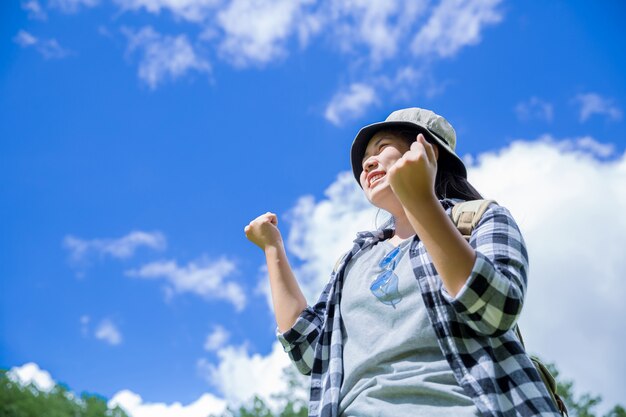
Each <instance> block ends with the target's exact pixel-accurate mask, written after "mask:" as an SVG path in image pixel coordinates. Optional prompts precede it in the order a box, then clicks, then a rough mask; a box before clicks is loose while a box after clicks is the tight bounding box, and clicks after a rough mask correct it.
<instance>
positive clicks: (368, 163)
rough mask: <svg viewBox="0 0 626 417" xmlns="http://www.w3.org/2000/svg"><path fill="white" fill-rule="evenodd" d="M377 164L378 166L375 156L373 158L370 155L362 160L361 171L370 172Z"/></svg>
mask: <svg viewBox="0 0 626 417" xmlns="http://www.w3.org/2000/svg"><path fill="white" fill-rule="evenodd" d="M377 166H378V161H377V160H376V158H374V157H373V156H370V157H369V158H367V159H366V160H365V161H364V162H363V171H365V173H366V174H367V173H368V172H370V171H371V170H372V169H373V168H376V167H377Z"/></svg>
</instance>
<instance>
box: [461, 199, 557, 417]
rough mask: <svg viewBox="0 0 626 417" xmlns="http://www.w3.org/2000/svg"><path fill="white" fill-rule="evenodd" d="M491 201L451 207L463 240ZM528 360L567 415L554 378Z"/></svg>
mask: <svg viewBox="0 0 626 417" xmlns="http://www.w3.org/2000/svg"><path fill="white" fill-rule="evenodd" d="M491 203H496V201H495V200H471V201H465V202H461V203H458V204H456V205H455V206H454V207H452V216H451V217H452V221H453V222H454V225H455V226H456V227H457V229H459V231H460V232H461V234H462V235H463V237H464V238H465V240H467V241H468V242H469V239H470V236H471V234H472V231H473V230H474V228H475V227H476V225H477V224H478V222H479V221H480V218H481V217H482V216H483V214H485V211H486V210H487V207H489V205H490V204H491ZM515 334H516V335H517V338H518V339H519V341H520V343H521V344H522V347H523V348H524V350H526V346H524V340H523V339H522V333H521V332H520V330H519V326H518V325H517V324H516V325H515ZM529 357H530V360H531V361H532V362H533V365H535V368H536V369H537V371H538V372H539V375H540V376H541V379H542V380H543V382H544V384H545V385H546V388H548V392H549V393H550V396H551V397H552V400H553V401H554V404H555V405H556V408H557V410H559V413H561V415H562V416H568V415H569V414H568V413H567V408H566V407H565V403H564V402H563V400H562V399H561V397H560V396H559V394H558V393H557V386H556V380H555V379H554V377H553V376H552V374H551V373H550V371H549V370H548V368H547V367H546V366H545V365H544V364H543V362H541V360H540V359H539V358H538V357H536V356H534V355H529Z"/></svg>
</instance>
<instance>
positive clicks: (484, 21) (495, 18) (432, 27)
mask: <svg viewBox="0 0 626 417" xmlns="http://www.w3.org/2000/svg"><path fill="white" fill-rule="evenodd" d="M499 3H500V0H469V1H467V0H443V1H441V2H440V3H439V4H438V5H437V6H436V7H435V9H434V11H433V13H432V14H431V16H430V18H429V19H428V21H427V22H426V24H425V25H424V26H422V28H421V29H420V30H419V32H418V33H417V35H416V36H415V38H414V39H413V42H412V43H411V49H412V51H413V53H414V54H416V55H438V56H439V57H450V56H453V55H455V54H456V53H457V52H458V51H459V50H460V49H461V48H463V47H464V46H468V45H475V44H477V43H479V42H480V40H481V31H482V30H483V28H484V27H485V26H487V25H492V24H495V23H498V22H500V21H501V20H502V13H501V12H499V11H498V10H497V6H498V5H499Z"/></svg>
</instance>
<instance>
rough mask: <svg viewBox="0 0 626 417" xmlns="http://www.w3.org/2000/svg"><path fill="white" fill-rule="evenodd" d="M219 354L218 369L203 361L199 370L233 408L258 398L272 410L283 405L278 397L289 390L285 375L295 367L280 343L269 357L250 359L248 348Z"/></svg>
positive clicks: (273, 347)
mask: <svg viewBox="0 0 626 417" xmlns="http://www.w3.org/2000/svg"><path fill="white" fill-rule="evenodd" d="M217 354H218V357H219V360H220V361H219V364H218V365H217V366H215V365H213V364H210V363H209V362H208V361H207V360H206V359H200V360H199V361H198V364H197V365H198V370H199V372H200V373H201V374H203V376H204V377H205V378H206V380H207V381H208V382H209V383H210V384H212V385H213V386H215V387H216V388H217V389H218V390H219V391H220V393H221V394H222V395H223V396H224V398H225V399H226V401H227V402H228V403H229V404H242V403H245V402H246V401H249V400H250V399H251V398H252V397H253V396H254V395H258V396H259V397H261V398H262V399H263V400H264V401H265V402H266V403H267V404H269V406H270V407H272V408H276V407H277V406H278V405H279V401H277V400H276V398H275V397H274V396H275V395H277V394H279V393H281V392H285V391H286V390H287V380H286V379H285V374H284V371H285V368H287V367H291V366H293V365H292V364H291V362H290V361H289V357H288V356H287V354H286V353H285V352H284V351H283V348H282V346H281V345H280V343H278V342H274V344H273V345H272V351H271V352H270V353H269V354H268V355H267V356H262V355H259V354H252V355H250V354H248V351H247V349H246V347H245V346H239V347H237V346H227V347H226V348H223V349H221V350H220V351H218V353H217ZM296 395H300V393H296Z"/></svg>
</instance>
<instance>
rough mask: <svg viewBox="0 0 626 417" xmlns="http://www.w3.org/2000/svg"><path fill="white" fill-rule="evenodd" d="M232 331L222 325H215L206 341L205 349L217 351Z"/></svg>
mask: <svg viewBox="0 0 626 417" xmlns="http://www.w3.org/2000/svg"><path fill="white" fill-rule="evenodd" d="M229 337H230V333H229V332H228V331H227V330H226V329H225V328H223V327H222V326H215V327H213V331H212V332H211V333H209V334H208V335H207V337H206V340H205V341H204V350H208V351H216V350H219V349H221V348H222V347H224V345H225V344H226V342H227V341H228V338H229Z"/></svg>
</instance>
